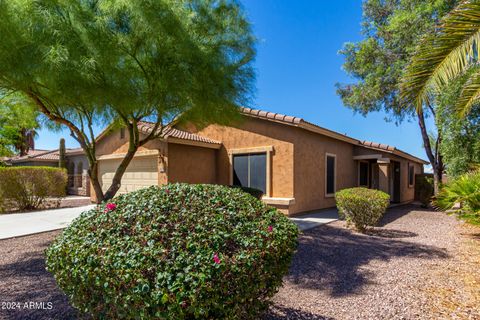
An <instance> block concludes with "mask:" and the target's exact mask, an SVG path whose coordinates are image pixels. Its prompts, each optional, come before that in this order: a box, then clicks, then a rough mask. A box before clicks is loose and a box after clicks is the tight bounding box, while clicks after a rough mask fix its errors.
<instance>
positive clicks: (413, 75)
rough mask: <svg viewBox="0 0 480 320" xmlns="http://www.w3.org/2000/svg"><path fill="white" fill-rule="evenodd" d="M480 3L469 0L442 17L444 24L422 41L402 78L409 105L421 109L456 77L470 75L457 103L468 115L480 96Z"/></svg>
mask: <svg viewBox="0 0 480 320" xmlns="http://www.w3.org/2000/svg"><path fill="white" fill-rule="evenodd" d="M479 53H480V3H478V1H465V2H462V3H461V4H460V5H459V6H458V7H456V8H455V9H454V10H452V11H451V12H450V13H449V14H448V15H447V16H445V17H444V18H443V19H442V20H441V24H439V25H438V27H437V28H436V29H434V30H432V31H431V32H430V33H428V34H427V35H426V36H425V38H424V39H423V40H422V41H421V42H420V45H419V46H418V49H417V50H416V52H415V54H414V55H413V56H412V59H411V62H410V63H409V64H408V67H407V69H406V72H405V74H404V76H403V79H402V85H401V91H402V92H401V93H402V97H403V99H404V104H405V108H409V107H410V106H411V105H412V104H413V105H414V106H415V107H416V108H417V109H421V108H423V107H424V106H425V105H429V104H431V103H432V98H434V97H435V96H437V95H438V92H442V91H443V90H445V88H446V87H448V86H450V85H451V83H452V81H454V80H455V79H457V78H458V77H459V76H463V75H464V74H465V73H466V72H467V71H468V74H469V77H468V79H467V80H466V81H463V86H462V89H461V91H460V94H459V95H458V97H457V101H456V103H455V105H454V106H452V107H455V109H456V110H457V112H458V113H459V114H460V115H461V116H465V115H466V114H468V113H469V112H470V110H471V108H472V107H473V106H474V105H475V104H476V103H478V102H479V99H480V68H479V65H478V55H479Z"/></svg>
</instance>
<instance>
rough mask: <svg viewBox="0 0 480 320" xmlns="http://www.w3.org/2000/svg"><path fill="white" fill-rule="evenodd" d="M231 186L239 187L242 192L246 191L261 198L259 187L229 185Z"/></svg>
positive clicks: (261, 193) (261, 192)
mask: <svg viewBox="0 0 480 320" xmlns="http://www.w3.org/2000/svg"><path fill="white" fill-rule="evenodd" d="M231 187H232V188H239V189H240V190H242V191H243V192H246V193H248V194H250V195H252V196H253V197H255V198H257V199H258V200H262V197H263V191H262V190H260V189H256V188H249V187H240V186H231Z"/></svg>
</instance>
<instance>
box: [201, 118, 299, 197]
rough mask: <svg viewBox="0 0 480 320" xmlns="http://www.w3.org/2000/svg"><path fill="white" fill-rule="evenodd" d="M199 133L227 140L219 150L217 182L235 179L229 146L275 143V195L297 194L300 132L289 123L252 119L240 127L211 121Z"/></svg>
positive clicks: (223, 140)
mask: <svg viewBox="0 0 480 320" xmlns="http://www.w3.org/2000/svg"><path fill="white" fill-rule="evenodd" d="M198 134H200V135H202V136H205V137H209V138H211V139H214V140H217V141H221V142H222V143H223V145H222V147H221V149H220V150H218V159H217V183H219V184H224V185H228V184H230V183H231V181H230V175H231V170H232V168H231V163H230V155H229V153H228V152H229V150H231V149H242V148H243V149H247V148H254V147H268V146H273V153H272V155H271V168H272V173H273V174H272V177H271V194H270V196H271V197H280V198H293V196H294V190H293V150H294V146H293V142H294V141H295V140H296V132H295V131H293V130H289V128H288V127H287V126H285V125H282V124H278V123H274V122H269V121H264V120H260V119H248V120H247V121H244V122H242V123H239V124H237V127H233V126H232V127H225V126H220V125H210V126H208V127H206V128H204V129H202V130H200V131H199V132H198Z"/></svg>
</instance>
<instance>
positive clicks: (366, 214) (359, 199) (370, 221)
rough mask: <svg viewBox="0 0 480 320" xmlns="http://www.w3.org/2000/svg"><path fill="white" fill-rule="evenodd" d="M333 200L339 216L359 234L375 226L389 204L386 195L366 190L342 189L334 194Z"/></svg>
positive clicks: (388, 197)
mask: <svg viewBox="0 0 480 320" xmlns="http://www.w3.org/2000/svg"><path fill="white" fill-rule="evenodd" d="M335 200H336V202H337V208H338V212H339V214H340V216H341V217H345V218H346V220H347V222H348V223H353V224H354V225H355V228H356V229H357V230H358V231H360V232H365V231H366V228H367V227H368V226H372V227H373V226H376V225H377V224H378V222H379V221H380V219H381V218H382V216H383V214H384V213H385V211H386V210H387V207H388V205H389V204H390V196H389V195H388V194H386V193H385V192H382V191H379V190H374V189H367V188H351V189H343V190H341V191H339V192H337V193H335Z"/></svg>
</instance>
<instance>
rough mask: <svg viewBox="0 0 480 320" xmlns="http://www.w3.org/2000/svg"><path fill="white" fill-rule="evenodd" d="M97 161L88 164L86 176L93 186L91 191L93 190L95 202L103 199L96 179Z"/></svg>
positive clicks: (100, 187)
mask: <svg viewBox="0 0 480 320" xmlns="http://www.w3.org/2000/svg"><path fill="white" fill-rule="evenodd" d="M97 170H98V163H97V162H95V163H93V164H90V169H88V176H89V177H90V182H91V184H92V187H93V192H95V202H96V203H101V202H102V201H103V200H104V195H103V191H102V186H101V185H100V181H99V180H98V171H97Z"/></svg>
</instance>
